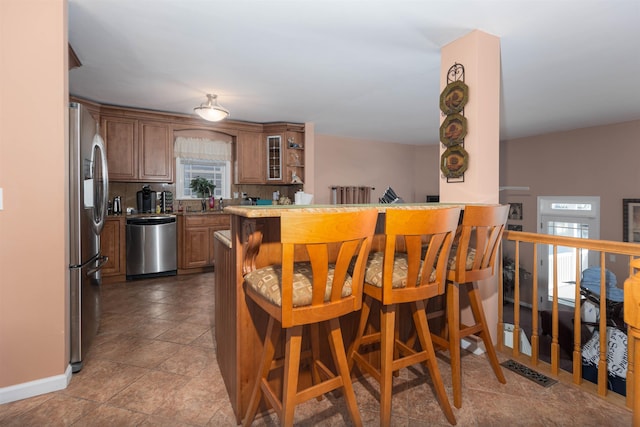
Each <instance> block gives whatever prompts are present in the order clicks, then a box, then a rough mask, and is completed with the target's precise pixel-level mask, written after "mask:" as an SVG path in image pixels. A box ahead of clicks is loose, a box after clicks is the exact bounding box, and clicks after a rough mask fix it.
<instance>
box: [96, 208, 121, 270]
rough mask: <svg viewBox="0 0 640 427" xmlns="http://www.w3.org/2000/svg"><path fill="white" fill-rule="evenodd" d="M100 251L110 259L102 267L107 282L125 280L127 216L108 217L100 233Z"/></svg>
mask: <svg viewBox="0 0 640 427" xmlns="http://www.w3.org/2000/svg"><path fill="white" fill-rule="evenodd" d="M100 251H101V252H102V255H103V256H107V257H108V258H109V261H107V263H106V264H105V265H104V267H103V268H102V278H103V281H104V282H106V283H109V282H115V281H119V280H124V279H125V275H126V271H127V269H126V264H125V263H126V259H127V258H126V254H125V251H126V230H125V218H124V217H122V216H110V217H107V218H106V220H105V222H104V228H103V229H102V233H101V234H100Z"/></svg>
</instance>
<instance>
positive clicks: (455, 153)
mask: <svg viewBox="0 0 640 427" xmlns="http://www.w3.org/2000/svg"><path fill="white" fill-rule="evenodd" d="M468 167H469V153H467V151H466V150H465V149H464V147H462V146H461V145H453V146H451V147H449V148H447V149H446V151H445V152H444V153H442V157H441V161H440V170H441V171H442V173H443V174H444V176H446V177H447V178H459V177H461V176H462V175H463V174H464V172H465V171H466V170H467V168H468Z"/></svg>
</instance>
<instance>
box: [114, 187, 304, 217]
mask: <svg viewBox="0 0 640 427" xmlns="http://www.w3.org/2000/svg"><path fill="white" fill-rule="evenodd" d="M143 185H149V188H151V191H156V192H161V191H171V192H172V193H173V197H174V203H173V205H174V207H173V209H174V211H177V210H178V200H177V199H176V198H175V197H176V186H175V184H163V183H148V184H147V183H143V182H109V200H113V198H114V197H115V196H120V197H121V198H122V212H126V211H127V208H133V209H137V200H136V197H137V196H136V194H137V192H138V191H140V190H142V186H143ZM301 188H302V185H257V184H255V185H249V184H240V185H235V184H234V185H232V186H231V193H232V194H233V193H238V194H239V197H238V199H233V198H232V199H225V201H224V203H225V204H226V205H227V206H228V205H239V204H240V202H241V201H242V198H241V196H240V195H241V194H242V193H247V196H248V197H259V198H260V199H266V200H271V199H272V197H273V192H274V191H279V192H280V195H281V197H288V198H289V199H290V200H291V201H293V200H294V196H295V192H296V191H298V190H299V189H301ZM182 207H183V209H185V210H186V209H187V207H189V209H190V210H200V209H201V202H200V199H198V200H182Z"/></svg>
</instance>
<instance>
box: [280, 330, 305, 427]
mask: <svg viewBox="0 0 640 427" xmlns="http://www.w3.org/2000/svg"><path fill="white" fill-rule="evenodd" d="M286 334H287V342H286V350H285V358H284V392H283V395H282V406H283V408H282V412H283V415H282V425H285V426H292V425H293V415H294V412H295V409H296V394H297V393H298V372H299V370H300V350H301V348H302V325H300V326H294V327H292V328H287V332H286Z"/></svg>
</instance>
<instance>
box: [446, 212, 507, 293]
mask: <svg viewBox="0 0 640 427" xmlns="http://www.w3.org/2000/svg"><path fill="white" fill-rule="evenodd" d="M508 212H509V206H508V205H496V206H473V205H468V206H465V208H464V213H463V217H462V223H461V224H460V225H459V226H458V231H457V236H456V241H455V242H454V249H452V251H453V252H454V253H453V254H452V257H451V260H450V263H449V273H448V279H449V280H451V281H454V282H457V283H468V282H475V281H478V280H483V279H487V278H489V277H492V276H493V275H494V273H495V268H496V260H497V255H498V248H499V247H500V243H501V241H502V234H503V232H504V227H505V224H506V222H507V215H508Z"/></svg>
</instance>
